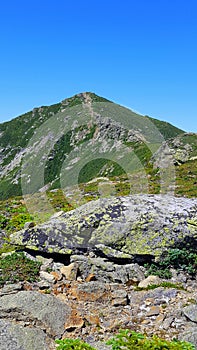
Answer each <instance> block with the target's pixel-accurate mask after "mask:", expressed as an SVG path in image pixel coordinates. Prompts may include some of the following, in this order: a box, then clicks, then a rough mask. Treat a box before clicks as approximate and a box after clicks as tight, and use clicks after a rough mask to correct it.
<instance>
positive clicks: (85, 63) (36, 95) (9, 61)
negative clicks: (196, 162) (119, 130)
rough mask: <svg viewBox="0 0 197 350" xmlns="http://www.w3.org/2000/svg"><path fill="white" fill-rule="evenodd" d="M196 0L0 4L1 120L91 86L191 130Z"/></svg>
mask: <svg viewBox="0 0 197 350" xmlns="http://www.w3.org/2000/svg"><path fill="white" fill-rule="evenodd" d="M196 18H197V2H196V0H187V1H185V0H184V1H182V0H179V1H177V0H171V1H170V0H165V1H163V0H135V1H133V0H130V1H129V0H127V1H125V0H121V1H120V0H119V1H116V0H114V1H111V0H105V1H104V0H99V1H89V0H83V1H80V0H75V1H74V2H68V1H66V0H56V1H55V0H53V1H52V0H47V1H46V0H40V1H38V0H34V1H31V0H30V1H22V0H18V1H15V0H10V1H9V0H7V1H6V2H5V0H4V1H1V4H0V50H1V52H0V121H6V120H9V119H11V118H13V117H16V116H18V115H20V114H22V113H24V112H27V111H29V110H31V109H33V108H34V107H38V106H40V105H49V104H52V103H57V102H59V101H61V100H62V99H64V98H66V97H70V96H72V95H74V94H76V93H79V92H84V91H92V92H95V93H96V94H98V95H101V96H104V97H106V98H108V99H111V100H113V101H114V102H117V103H119V104H121V105H124V106H127V107H129V108H131V109H133V110H135V111H138V112H140V113H141V114H147V115H149V116H152V117H154V118H158V119H161V120H166V121H169V122H171V123H172V124H174V125H176V126H178V127H180V128H182V129H184V130H186V131H194V132H197V122H196V117H197V21H196Z"/></svg>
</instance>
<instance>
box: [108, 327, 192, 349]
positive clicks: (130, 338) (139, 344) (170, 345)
mask: <svg viewBox="0 0 197 350" xmlns="http://www.w3.org/2000/svg"><path fill="white" fill-rule="evenodd" d="M107 344H108V345H112V350H123V349H124V350H164V349H165V350H195V346H194V345H192V344H191V343H188V342H185V341H179V340H176V339H173V340H172V341H168V340H164V339H161V338H159V337H157V336H156V335H154V336H153V337H151V338H149V337H147V336H146V335H143V334H141V333H136V332H134V331H131V330H121V331H120V332H119V334H117V335H116V336H115V337H113V338H112V339H110V340H109V341H108V342H107Z"/></svg>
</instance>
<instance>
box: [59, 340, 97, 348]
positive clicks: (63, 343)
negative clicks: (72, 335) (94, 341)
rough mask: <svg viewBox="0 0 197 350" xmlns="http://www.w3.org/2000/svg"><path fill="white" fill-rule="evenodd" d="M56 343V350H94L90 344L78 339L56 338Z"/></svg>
mask: <svg viewBox="0 0 197 350" xmlns="http://www.w3.org/2000/svg"><path fill="white" fill-rule="evenodd" d="M56 343H57V344H59V346H58V347H57V350H73V349H74V350H96V349H95V348H93V347H92V346H90V345H89V344H87V343H84V342H83V341H81V340H79V339H62V340H56Z"/></svg>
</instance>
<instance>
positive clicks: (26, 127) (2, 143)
mask: <svg viewBox="0 0 197 350" xmlns="http://www.w3.org/2000/svg"><path fill="white" fill-rule="evenodd" d="M84 110H86V112H84ZM67 111H69V113H73V116H72V118H71V121H70V123H71V122H76V123H78V126H77V124H76V125H75V126H74V127H73V126H72V125H71V124H70V125H71V129H70V130H66V133H65V134H64V135H61V137H59V138H58V139H57V142H56V143H55V144H54V148H53V149H52V150H51V153H50V155H48V157H49V158H50V159H49V160H47V161H46V162H45V164H44V166H46V169H45V180H44V182H45V183H44V185H46V184H47V183H52V187H51V188H52V189H53V188H60V183H58V181H56V179H55V176H56V174H55V171H56V169H58V171H59V174H58V176H59V177H60V170H61V167H62V163H63V162H64V160H65V155H67V154H70V153H71V152H72V151H73V149H77V148H78V149H79V150H80V147H81V148H82V146H83V145H85V143H86V144H87V143H88V142H89V144H87V148H88V146H89V149H90V148H91V147H94V146H92V144H94V143H96V142H97V141H99V142H102V143H108V146H106V147H108V148H109V144H110V142H111V139H113V140H114V142H115V143H116V144H117V143H118V142H119V143H120V142H121V143H122V145H123V144H124V145H126V146H127V147H130V148H131V149H132V150H134V151H135V153H136V155H137V157H138V158H139V159H140V162H142V164H143V166H145V163H149V161H150V159H151V157H152V156H153V154H154V151H155V150H154V147H155V146H154V143H157V144H158V145H157V147H158V148H159V144H160V145H161V144H162V143H163V142H164V143H165V142H168V143H169V144H170V145H171V147H172V149H173V152H174V154H175V153H177V152H175V151H174V150H175V149H176V148H177V147H182V148H183V151H180V152H179V153H180V154H181V156H182V160H183V159H184V157H185V158H186V159H187V161H189V159H190V155H189V156H187V155H186V153H187V154H190V153H191V154H192V156H193V157H195V156H196V149H197V146H196V143H197V142H196V137H197V134H195V133H194V134H193V133H184V131H183V130H181V129H179V128H176V127H175V126H173V125H171V124H170V123H168V122H165V121H160V120H157V119H155V118H151V117H149V116H142V115H139V114H137V113H135V112H133V111H132V110H129V109H128V108H125V107H123V106H120V105H117V104H115V103H113V102H111V101H109V100H107V99H105V98H103V97H100V96H97V95H96V94H94V93H91V92H85V93H79V94H77V95H74V96H73V97H71V98H67V99H64V100H62V101H61V102H59V103H57V104H53V105H51V106H41V107H36V108H34V109H33V110H32V111H30V112H27V113H25V114H23V115H21V116H19V117H17V118H14V119H12V120H11V121H8V122H5V123H2V124H0V135H1V138H0V170H1V184H2V186H1V187H2V190H1V193H0V196H1V198H2V199H3V198H8V197H9V196H13V195H21V194H22V191H21V188H20V177H21V162H22V160H23V159H24V155H25V154H26V151H27V149H26V148H27V145H28V144H29V142H30V140H31V139H33V137H34V135H35V134H36V132H37V131H38V130H40V128H41V125H47V122H48V121H49V122H50V120H53V118H57V120H58V118H59V120H61V118H62V122H63V117H64V116H65V117H66V115H67ZM83 113H87V114H90V115H91V113H92V114H93V115H94V122H92V121H90V120H89V119H90V118H89V116H88V117H87V116H86V115H85V114H84V115H85V116H83V117H81V115H82V114H83ZM83 118H84V119H83ZM87 118H88V122H89V124H88V123H86V121H87V120H86V119H87ZM81 120H83V122H84V124H83V125H80V126H79V124H80V123H82V121H81ZM55 122H56V119H55ZM123 122H124V123H125V124H124V123H123ZM45 123H46V124H45ZM57 123H58V122H57ZM54 124H55V123H54ZM123 124H124V125H123ZM72 128H73V129H72ZM181 135H182V136H183V135H187V136H185V137H184V136H183V137H182V136H181ZM176 138H177V140H178V141H177V142H178V143H179V146H177V144H176ZM184 138H187V139H188V142H187V145H188V146H187V147H186V145H185V144H184V142H182V139H184ZM189 139H194V146H191V145H190V140H189ZM173 142H174V143H175V146H174V144H173ZM185 147H186V148H188V149H185ZM148 148H149V149H148ZM43 152H44V151H43ZM96 152H99V150H98V149H96V148H95V153H96ZM184 152H185V153H184ZM98 154H99V153H98ZM180 154H179V158H180ZM43 157H45V154H43ZM101 158H102V157H101ZM52 159H54V162H53V164H52V162H51V160H52ZM179 161H180V160H178V162H179ZM100 163H102V164H101V168H103V167H104V166H107V165H106V162H104V161H102V162H100ZM109 163H110V162H109ZM110 166H112V164H111V163H110ZM113 166H114V165H113ZM90 167H91V168H93V166H89V168H90ZM108 168H109V166H108ZM86 170H87V169H86ZM88 171H89V170H88ZM99 171H100V170H98V172H97V174H95V172H94V174H93V173H92V170H91V171H89V173H90V175H89V176H88V177H87V178H85V177H84V176H82V179H81V181H83V182H87V180H91V179H92V175H97V177H99V176H100V175H102V171H100V172H101V174H100V172H99ZM82 172H84V171H82ZM120 172H121V171H120V167H118V166H115V170H114V171H112V172H111V175H114V176H116V175H118V176H119V175H120ZM123 173H124V171H123V172H122V174H123ZM109 175H110V174H109ZM49 188H50V186H49ZM38 190H39V188H38Z"/></svg>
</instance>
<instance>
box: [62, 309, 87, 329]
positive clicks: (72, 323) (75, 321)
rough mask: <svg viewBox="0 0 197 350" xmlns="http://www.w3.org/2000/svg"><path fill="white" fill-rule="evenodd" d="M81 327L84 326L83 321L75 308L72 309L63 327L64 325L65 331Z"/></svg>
mask: <svg viewBox="0 0 197 350" xmlns="http://www.w3.org/2000/svg"><path fill="white" fill-rule="evenodd" d="M83 325H84V319H83V318H82V317H81V315H80V314H79V313H78V311H77V310H76V309H75V308H73V309H72V311H71V314H70V316H69V317H68V319H67V320H66V322H65V325H64V328H65V330H68V329H70V328H82V327H83Z"/></svg>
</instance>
